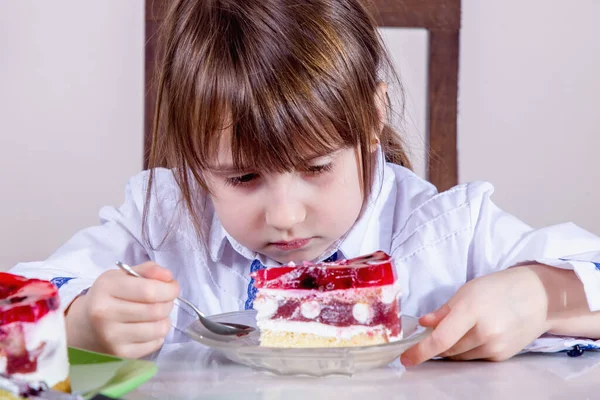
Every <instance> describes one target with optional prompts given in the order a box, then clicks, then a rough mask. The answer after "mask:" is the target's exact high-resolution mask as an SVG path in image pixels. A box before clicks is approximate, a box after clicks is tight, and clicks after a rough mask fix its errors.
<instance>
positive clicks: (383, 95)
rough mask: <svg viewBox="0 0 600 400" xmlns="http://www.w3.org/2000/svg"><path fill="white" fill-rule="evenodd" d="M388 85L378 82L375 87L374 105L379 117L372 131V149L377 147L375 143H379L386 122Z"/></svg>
mask: <svg viewBox="0 0 600 400" xmlns="http://www.w3.org/2000/svg"><path fill="white" fill-rule="evenodd" d="M387 91H388V85H387V83H385V82H379V83H378V84H377V89H375V99H374V100H375V107H376V108H377V116H378V118H379V125H378V126H377V131H376V132H374V133H373V136H374V137H373V140H372V143H373V150H376V149H377V145H378V144H379V137H380V136H381V132H382V131H383V128H384V127H385V125H386V124H387V123H388V106H389V104H388V96H387Z"/></svg>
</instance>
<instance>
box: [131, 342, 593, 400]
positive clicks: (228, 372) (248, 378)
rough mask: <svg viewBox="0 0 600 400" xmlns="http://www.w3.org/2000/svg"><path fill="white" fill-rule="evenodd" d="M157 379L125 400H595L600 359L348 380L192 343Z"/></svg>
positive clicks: (170, 352)
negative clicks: (264, 367)
mask: <svg viewBox="0 0 600 400" xmlns="http://www.w3.org/2000/svg"><path fill="white" fill-rule="evenodd" d="M155 361H156V362H157V364H158V373H157V375H156V376H155V377H154V378H152V379H151V380H150V381H149V382H147V383H145V384H144V385H142V386H141V387H139V388H138V389H137V390H136V391H134V392H132V393H130V394H128V395H127V396H126V397H125V398H126V399H129V400H149V399H161V400H186V399H199V400H204V399H219V400H225V399H245V400H250V399H251V400H259V399H260V400H279V399H281V400H295V399H310V400H317V399H338V398H340V399H369V398H371V399H379V398H381V399H435V400H446V399H448V400H450V399H480V398H481V399H486V400H494V399H512V398H518V399H570V400H575V399H598V398H600V368H598V366H599V365H600V352H594V351H587V352H585V353H584V354H583V355H582V356H580V357H569V356H567V354H566V353H564V352H563V353H554V354H539V353H533V354H524V355H520V356H516V357H514V358H512V359H510V360H508V361H504V362H500V363H492V362H485V361H474V362H452V361H429V362H426V363H424V364H422V365H419V366H417V367H413V368H410V369H408V370H406V369H405V368H404V367H402V365H400V363H399V362H396V363H393V364H391V365H389V366H388V367H385V368H380V369H377V370H373V371H369V372H364V373H360V374H356V375H354V376H352V377H347V376H329V377H324V378H312V377H302V376H300V377H298V376H277V375H274V374H272V373H269V372H263V371H257V370H253V369H251V368H248V367H245V366H242V365H238V364H235V363H233V362H231V361H229V360H227V359H225V358H224V357H223V356H222V355H221V354H220V353H219V352H218V351H216V350H211V349H209V348H207V347H204V346H203V345H201V344H199V343H196V342H186V343H179V344H170V345H165V346H164V347H163V349H162V350H161V351H160V352H159V353H158V354H157V355H156V356H155Z"/></svg>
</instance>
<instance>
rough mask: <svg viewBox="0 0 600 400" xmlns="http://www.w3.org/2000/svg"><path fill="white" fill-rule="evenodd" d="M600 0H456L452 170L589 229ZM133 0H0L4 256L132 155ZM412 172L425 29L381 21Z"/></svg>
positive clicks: (20, 254)
mask: <svg viewBox="0 0 600 400" xmlns="http://www.w3.org/2000/svg"><path fill="white" fill-rule="evenodd" d="M598 16H600V2H598V1H596V0H578V1H577V2H569V1H566V0H552V1H549V0H520V1H519V0H503V1H501V2H500V1H482V0H463V32H462V38H461V65H460V93H459V97H460V98H459V170H460V180H461V181H469V180H476V179H481V180H489V181H491V182H493V183H494V184H495V185H496V188H497V192H496V195H495V197H494V198H495V200H496V202H497V203H498V204H499V205H500V206H502V207H504V208H505V209H507V210H508V211H510V212H512V213H515V214H516V215H518V216H520V217H521V218H523V219H524V220H526V221H527V222H529V223H531V224H532V225H534V226H541V225H547V224H551V223H556V222H559V221H567V220H572V221H575V222H577V223H578V224H580V225H582V226H584V227H586V228H588V229H590V230H592V231H594V232H595V233H598V234H600V212H598V211H597V204H598V202H599V200H600V184H599V182H600V172H599V169H598V167H597V165H598V157H597V154H596V153H597V149H598V148H599V147H600V112H599V111H600V105H599V100H598V95H597V94H598V93H600V77H599V76H598V72H597V71H600V41H599V40H598V39H599V38H600V23H598ZM143 19H144V4H143V0H127V1H122V0H103V1H97V2H91V1H85V2H83V1H79V0H60V1H53V2H51V3H48V2H40V1H34V0H19V1H14V0H0V162H1V164H0V165H1V168H0V181H1V182H2V186H1V188H2V189H1V190H0V194H1V196H0V270H1V269H7V268H9V267H11V266H12V265H14V264H15V263H16V262H18V261H26V260H38V259H43V258H45V257H46V256H48V255H49V254H50V252H52V251H53V250H54V249H55V248H56V247H58V246H59V245H60V244H61V243H63V242H64V241H66V240H67V239H68V238H69V237H70V236H71V235H72V234H73V233H75V232H76V231H77V230H79V229H81V228H83V227H85V226H89V225H91V224H95V223H96V222H97V214H98V210H99V209H100V207H102V206H103V205H107V204H112V205H118V204H119V203H120V202H121V200H122V194H123V190H124V186H125V183H126V181H127V179H128V177H129V176H131V175H133V174H135V173H136V172H137V171H139V169H140V167H141V162H142V160H141V156H142V155H141V149H142V130H143V44H144V26H143ZM383 35H384V37H385V38H386V40H387V43H388V45H389V47H390V49H391V50H392V52H393V56H394V59H395V60H396V61H397V62H398V64H399V66H400V73H401V75H402V78H403V80H404V84H405V86H406V90H407V101H408V110H407V112H408V120H407V124H406V127H405V128H406V130H407V131H408V134H409V138H408V142H409V146H410V149H411V152H412V153H413V156H414V159H415V161H416V162H415V164H416V168H417V171H418V172H419V173H421V174H423V173H424V165H425V161H426V160H425V156H424V154H425V153H424V146H423V140H424V139H423V137H422V132H423V127H424V126H425V101H426V91H425V88H424V82H426V77H427V72H426V58H425V57H426V47H425V46H426V42H427V35H426V33H425V32H424V31H419V30H403V31H400V30H388V29H386V30H384V32H383Z"/></svg>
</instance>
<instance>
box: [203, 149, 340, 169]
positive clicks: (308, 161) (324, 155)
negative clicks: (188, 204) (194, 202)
mask: <svg viewBox="0 0 600 400" xmlns="http://www.w3.org/2000/svg"><path fill="white" fill-rule="evenodd" d="M341 150H342V149H339V150H335V151H333V152H331V153H328V154H321V155H318V154H317V155H314V156H312V157H309V158H307V159H305V160H303V161H302V163H301V164H310V163H312V162H314V161H315V160H316V159H318V158H323V157H330V156H331V157H335V156H336V155H337V154H338V153H339V152H340V151H341ZM207 169H208V170H209V171H210V172H212V173H214V174H218V175H228V174H245V173H250V172H253V169H252V168H250V167H242V168H236V167H235V166H234V165H233V164H219V165H210V166H208V168H207Z"/></svg>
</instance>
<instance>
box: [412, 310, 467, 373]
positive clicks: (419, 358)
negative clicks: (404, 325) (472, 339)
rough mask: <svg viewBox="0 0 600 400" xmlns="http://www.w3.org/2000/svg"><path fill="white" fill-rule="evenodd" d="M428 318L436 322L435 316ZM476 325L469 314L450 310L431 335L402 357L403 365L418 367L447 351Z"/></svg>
mask: <svg viewBox="0 0 600 400" xmlns="http://www.w3.org/2000/svg"><path fill="white" fill-rule="evenodd" d="M442 308H444V307H442ZM444 312H445V311H444ZM428 318H432V320H434V319H435V316H433V317H428ZM474 325H475V320H474V319H473V318H472V316H471V315H470V314H469V313H466V312H461V311H460V309H456V308H454V309H450V311H449V312H448V313H447V315H446V316H445V317H444V318H443V319H442V320H441V321H440V322H439V324H437V326H436V327H435V328H434V330H433V332H432V333H431V335H429V336H428V337H427V338H425V339H424V340H423V341H421V342H420V343H417V344H416V345H414V346H413V347H411V348H410V349H408V350H407V351H406V352H405V353H404V354H403V355H402V357H401V362H402V364H403V365H405V366H412V365H417V364H420V363H422V362H424V361H426V360H429V359H430V358H432V357H435V356H437V355H438V354H440V353H443V352H445V351H447V350H448V349H450V348H451V347H452V346H454V344H455V343H457V342H458V341H459V340H460V339H461V338H462V337H463V336H464V335H465V334H466V333H467V332H468V331H469V330H470V329H471V328H473V326H474Z"/></svg>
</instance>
